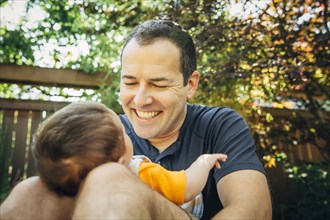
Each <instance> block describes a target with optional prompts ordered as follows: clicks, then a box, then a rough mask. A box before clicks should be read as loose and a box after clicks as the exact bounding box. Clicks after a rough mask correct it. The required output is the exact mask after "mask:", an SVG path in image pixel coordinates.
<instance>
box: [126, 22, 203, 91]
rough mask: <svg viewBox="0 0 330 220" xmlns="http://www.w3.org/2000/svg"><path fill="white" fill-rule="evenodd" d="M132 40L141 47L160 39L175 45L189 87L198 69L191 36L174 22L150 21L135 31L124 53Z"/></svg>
mask: <svg viewBox="0 0 330 220" xmlns="http://www.w3.org/2000/svg"><path fill="white" fill-rule="evenodd" d="M132 39H135V40H136V41H137V43H138V44H139V45H141V46H142V45H150V44H153V43H154V42H155V41H157V40H160V39H164V40H169V41H170V42H171V43H173V44H174V45H175V46H176V47H177V48H178V49H179V50H180V63H181V72H182V74H183V84H184V86H186V85H187V83H188V78H189V77H190V75H191V74H192V73H193V72H194V71H195V70H196V68H197V64H196V49H195V45H194V42H193V40H192V38H191V36H190V34H188V33H187V32H186V31H184V30H183V29H182V28H181V27H180V26H179V25H177V24H175V23H173V22H172V21H167V20H150V21H146V22H144V23H142V24H140V25H138V26H137V27H135V28H134V29H133V31H132V32H131V34H130V35H129V36H128V37H127V39H126V41H125V44H124V46H123V49H122V52H123V51H124V49H125V47H126V45H127V44H128V43H129V42H130V41H131V40H132Z"/></svg>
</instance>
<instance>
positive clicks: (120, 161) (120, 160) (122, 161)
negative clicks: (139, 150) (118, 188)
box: [117, 155, 125, 165]
mask: <svg viewBox="0 0 330 220" xmlns="http://www.w3.org/2000/svg"><path fill="white" fill-rule="evenodd" d="M117 162H118V163H121V164H124V165H125V157H124V155H123V156H121V157H119V159H118V161H117Z"/></svg>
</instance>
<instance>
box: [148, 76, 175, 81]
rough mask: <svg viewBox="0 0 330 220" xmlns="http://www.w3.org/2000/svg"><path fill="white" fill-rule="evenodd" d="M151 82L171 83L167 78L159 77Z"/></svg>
mask: <svg viewBox="0 0 330 220" xmlns="http://www.w3.org/2000/svg"><path fill="white" fill-rule="evenodd" d="M150 81H153V82H161V81H167V82H169V81H171V80H169V79H168V78H165V77H157V78H151V79H150Z"/></svg>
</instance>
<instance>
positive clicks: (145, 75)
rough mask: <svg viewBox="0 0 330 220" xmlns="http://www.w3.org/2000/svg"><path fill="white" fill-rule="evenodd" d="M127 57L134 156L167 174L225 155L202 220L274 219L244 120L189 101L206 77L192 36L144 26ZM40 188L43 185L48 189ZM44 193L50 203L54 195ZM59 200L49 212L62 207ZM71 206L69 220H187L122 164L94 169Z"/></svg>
mask: <svg viewBox="0 0 330 220" xmlns="http://www.w3.org/2000/svg"><path fill="white" fill-rule="evenodd" d="M121 60H122V73H121V85H120V99H121V102H122V105H123V109H124V112H125V115H124V116H121V120H122V122H123V123H124V125H125V129H126V133H127V134H128V135H129V136H130V138H131V139H132V142H133V146H134V154H143V155H146V156H147V157H149V158H150V159H151V160H152V161H153V162H157V163H159V164H161V165H162V166H163V167H165V168H166V169H169V170H181V169H186V168H187V167H189V166H190V164H191V163H192V162H193V161H194V160H195V159H196V158H197V157H198V156H199V155H201V154H203V153H224V154H227V155H228V160H227V162H226V163H225V164H224V165H223V166H222V168H221V169H220V170H215V169H214V170H212V171H211V172H210V174H209V178H208V182H207V184H206V186H205V187H204V190H203V192H202V193H203V200H204V214H203V219H210V218H212V217H214V218H218V219H243V218H244V219H270V218H271V216H272V213H271V202H270V195H269V190H268V186H267V180H266V178H265V175H264V169H263V167H262V165H261V163H260V161H259V160H258V158H257V156H256V154H255V145H254V142H253V139H252V136H251V133H250V130H249V128H248V126H247V125H246V123H245V121H244V120H243V119H242V118H241V117H240V116H239V115H238V114H237V113H236V112H234V111H233V110H231V109H228V108H217V107H207V106H199V105H191V104H188V103H187V101H188V100H189V99H191V98H192V97H193V95H194V93H195V91H196V89H197V87H198V82H199V77H200V75H199V73H198V71H197V67H196V52H195V47H194V44H193V41H192V39H191V37H190V35H189V34H188V33H186V32H185V31H183V30H182V29H181V28H180V27H179V26H178V25H176V24H174V23H172V22H170V21H164V20H154V21H148V22H145V23H143V24H141V25H139V26H138V27H136V28H135V29H134V30H133V32H132V33H131V35H130V36H129V37H128V39H127V40H126V43H125V45H124V47H123V51H122V57H121ZM36 182H38V181H36ZM23 184H25V185H28V184H26V182H25V181H23V182H22V183H21V184H20V185H19V186H18V187H17V188H18V189H20V188H23V190H21V192H22V191H23V192H24V188H28V187H27V186H25V187H24V185H23ZM38 184H39V185H38V187H39V188H40V185H42V184H41V183H40V182H39V183H38ZM22 185H23V187H22ZM35 185H37V184H35ZM30 188H31V185H30ZM16 191H18V190H16ZM25 191H26V190H25ZM44 191H45V190H44ZM18 194H19V193H17V192H15V189H14V190H13V192H12V193H11V195H10V196H9V197H8V198H7V200H6V201H5V203H4V204H3V205H2V206H3V210H4V212H6V213H13V211H10V210H14V208H13V206H10V205H8V204H14V201H16V202H18V203H22V201H24V199H23V200H19V199H18V198H19V195H18ZM44 194H46V195H47V196H44V197H43V199H44V200H47V197H50V196H48V193H44ZM36 197H38V191H37V190H34V191H33V192H31V193H30V198H32V199H33V200H32V201H31V202H32V204H33V203H34V201H39V200H40V199H39V200H37V199H36ZM39 197H40V195H39ZM58 200H61V199H58ZM58 200H56V202H54V204H53V205H47V206H44V208H45V209H48V210H58V208H59V206H61V205H60V203H59V202H58ZM10 202H11V203H10ZM18 203H15V204H18ZM67 203H68V204H69V207H72V210H73V211H72V213H69V214H67V216H68V218H70V217H71V214H72V215H73V218H77V219H79V218H85V219H89V218H109V219H112V218H114V219H118V218H123V219H127V218H137V219H141V218H143V219H145V218H152V219H165V218H172V219H187V218H189V215H188V214H187V213H186V212H185V211H183V210H182V209H181V208H180V207H178V206H176V205H175V204H173V203H171V202H170V201H168V200H167V199H165V198H164V197H162V196H161V195H159V194H158V193H156V192H155V191H153V190H151V189H150V188H148V187H147V186H146V185H144V184H142V183H141V182H140V181H139V180H138V179H137V178H136V177H135V176H134V175H132V173H131V172H129V171H128V169H127V168H125V167H124V166H121V165H120V164H116V163H108V164H104V165H101V166H99V167H97V168H96V169H94V170H92V171H91V172H90V174H89V175H88V176H87V178H86V179H85V182H84V184H83V186H82V187H81V189H80V192H79V194H78V196H77V198H76V199H75V201H74V205H75V207H74V209H73V205H72V204H71V203H70V202H67ZM72 203H73V202H72ZM42 204H43V203H42ZM45 204H47V203H46V202H45ZM16 206H17V205H16ZM52 206H53V208H52ZM67 207H68V205H67V206H66V208H67ZM67 209H68V208H67ZM67 209H66V210H67ZM50 213H52V212H48V215H49V216H52V217H53V218H55V217H57V216H58V217H59V218H60V217H63V215H62V216H60V215H59V212H58V211H57V212H55V211H54V212H53V214H50ZM67 213H68V211H67ZM46 215H47V214H46ZM6 216H10V215H9V214H6ZM25 216H33V217H34V216H38V213H34V214H32V213H29V214H26V215H25ZM38 217H40V215H39V216H38ZM42 217H47V216H45V215H44V216H42Z"/></svg>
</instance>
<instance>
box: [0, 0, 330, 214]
mask: <svg viewBox="0 0 330 220" xmlns="http://www.w3.org/2000/svg"><path fill="white" fill-rule="evenodd" d="M329 9H330V8H329V2H328V1H327V0H264V1H253V0H250V1H249V0H246V1H239V0H236V1H229V0H227V1H221V0H196V1H188V0H158V1H151V0H127V1H125V0H120V1H115V0H104V1H96V0H94V1H88V0H85V1H74V0H66V1H57V0H30V1H25V0H16V1H15V0H12V1H9V0H0V12H1V13H0V16H1V17H0V18H1V25H0V44H1V45H0V46H1V47H0V126H1V130H0V157H1V161H0V162H1V168H0V171H1V173H0V177H1V183H0V187H1V189H0V190H1V191H0V193H1V201H2V200H3V199H4V198H5V196H6V195H7V193H8V192H9V191H10V189H11V187H12V186H14V185H15V183H17V181H20V180H22V179H24V178H26V177H28V176H31V175H35V170H34V164H33V159H32V157H31V154H30V143H31V141H32V138H33V133H34V131H35V129H36V127H37V126H38V124H39V123H40V122H41V121H42V120H43V119H45V118H46V117H47V115H49V114H51V113H52V112H54V111H56V110H58V109H60V108H61V107H63V106H65V105H67V104H68V103H70V102H76V101H79V100H95V101H99V102H102V103H104V104H106V105H107V106H109V107H111V108H112V109H114V110H115V111H116V112H117V113H122V109H121V106H120V103H119V101H118V88H119V78H120V52H121V47H122V45H123V43H124V40H125V36H127V34H128V33H129V32H130V31H131V30H132V28H133V27H135V26H136V25H138V24H139V23H141V22H143V21H146V20H149V19H157V18H162V19H171V20H173V21H175V22H177V23H179V24H180V25H181V26H182V27H183V28H184V29H186V30H187V31H188V32H189V33H190V34H191V35H192V36H193V38H194V41H195V43H196V47H197V56H198V71H199V72H200V73H201V77H202V78H201V81H200V87H199V90H198V92H197V94H196V96H195V98H194V100H192V101H191V102H194V103H200V104H206V105H215V106H228V107H230V108H233V109H235V110H237V111H238V112H239V113H240V114H241V115H242V116H243V117H244V118H245V119H246V121H247V123H248V124H249V125H250V127H251V132H252V134H253V136H254V139H255V142H256V146H257V153H258V155H259V157H260V160H261V161H262V162H263V164H264V166H265V168H266V171H267V174H268V180H269V185H270V189H271V193H272V199H273V212H274V214H273V218H274V219H329V218H330V209H329V207H330V206H329V202H330V186H329V184H330V180H329V170H330V165H329V164H330V163H329V160H330V80H329V75H330V68H329V61H330V59H329V58H330V48H329V47H330V45H329V42H330V30H329V28H330V21H329ZM251 199H253V198H251Z"/></svg>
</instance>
